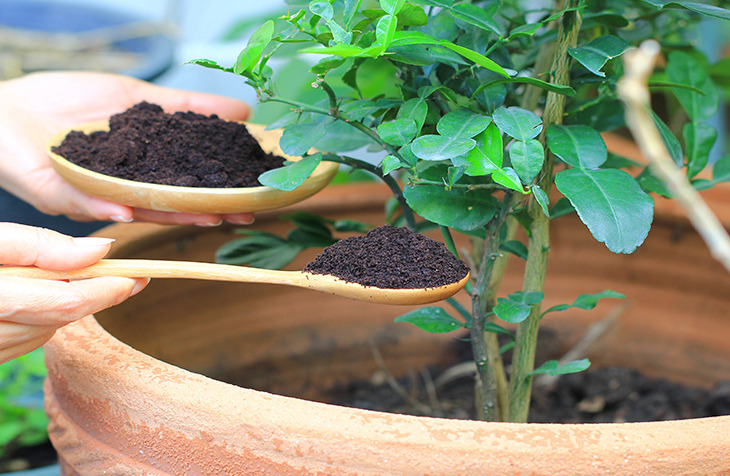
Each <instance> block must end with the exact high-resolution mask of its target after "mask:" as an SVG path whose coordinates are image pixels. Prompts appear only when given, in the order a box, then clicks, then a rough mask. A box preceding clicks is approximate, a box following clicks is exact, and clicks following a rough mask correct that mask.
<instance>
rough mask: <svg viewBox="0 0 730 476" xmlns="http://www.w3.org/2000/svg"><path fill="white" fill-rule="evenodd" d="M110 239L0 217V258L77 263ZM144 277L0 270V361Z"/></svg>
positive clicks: (90, 260)
mask: <svg viewBox="0 0 730 476" xmlns="http://www.w3.org/2000/svg"><path fill="white" fill-rule="evenodd" d="M112 241H113V240H109V239H107V238H95V237H90V238H89V237H87V238H71V237H69V236H65V235H62V234H60V233H56V232H55V231H51V230H47V229H43V228H36V227H31V226H25V225H16V224H12V223H0V264H3V265H20V266H37V267H40V268H44V269H53V270H71V269H77V268H83V267H86V266H90V265H92V264H94V263H96V262H97V261H99V260H100V259H101V258H102V257H103V256H104V255H105V254H106V253H107V252H108V251H109V248H110V246H111V242H112ZM148 281H149V280H147V279H130V278H116V277H106V278H93V279H85V280H80V281H73V282H64V281H50V280H43V279H30V278H16V277H9V276H0V364H2V363H4V362H7V361H9V360H12V359H14V358H16V357H18V356H21V355H23V354H26V353H28V352H30V351H32V350H34V349H37V348H38V347H40V346H42V345H43V344H45V343H46V342H47V341H48V339H50V338H51V337H53V334H54V333H55V332H56V330H57V329H58V328H60V327H62V326H64V325H66V324H69V323H71V322H73V321H75V320H77V319H80V318H82V317H84V316H86V315H88V314H93V313H95V312H97V311H101V310H102V309H106V308H107V307H110V306H114V305H116V304H119V303H120V302H122V301H124V300H125V299H127V298H128V297H130V296H133V295H135V294H137V293H138V292H139V291H141V290H142V289H144V287H145V286H146V285H147V283H148Z"/></svg>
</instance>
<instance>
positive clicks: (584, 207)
mask: <svg viewBox="0 0 730 476" xmlns="http://www.w3.org/2000/svg"><path fill="white" fill-rule="evenodd" d="M555 185H556V186H557V188H558V190H560V192H561V193H562V194H563V195H565V196H566V197H567V198H568V199H569V200H570V203H571V204H573V206H574V207H575V209H576V211H577V212H578V216H579V217H580V219H581V221H583V223H585V224H586V226H588V229H589V230H590V232H591V233H592V234H593V236H594V237H595V238H596V239H597V240H598V241H600V242H602V243H605V244H606V246H607V247H608V249H609V250H611V251H613V252H614V253H631V252H633V251H634V250H635V249H636V248H637V247H638V246H639V245H641V243H643V242H644V240H645V239H646V236H647V234H648V233H649V228H650V227H651V222H652V220H653V216H654V202H653V200H652V199H651V197H650V196H649V195H647V194H646V193H645V192H644V191H643V190H641V187H639V185H638V184H637V183H636V179H634V177H632V176H631V175H629V174H628V173H626V172H624V171H623V170H616V169H598V170H586V169H569V170H563V171H561V172H558V173H557V175H556V176H555Z"/></svg>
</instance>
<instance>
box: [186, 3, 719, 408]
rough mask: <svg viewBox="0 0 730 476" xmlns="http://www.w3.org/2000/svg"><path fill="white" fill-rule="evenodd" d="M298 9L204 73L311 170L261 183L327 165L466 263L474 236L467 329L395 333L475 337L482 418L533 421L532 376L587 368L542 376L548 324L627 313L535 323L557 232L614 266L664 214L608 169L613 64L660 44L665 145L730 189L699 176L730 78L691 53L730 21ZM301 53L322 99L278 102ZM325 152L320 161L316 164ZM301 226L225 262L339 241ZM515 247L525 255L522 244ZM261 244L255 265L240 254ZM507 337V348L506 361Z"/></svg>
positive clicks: (655, 12)
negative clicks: (590, 241)
mask: <svg viewBox="0 0 730 476" xmlns="http://www.w3.org/2000/svg"><path fill="white" fill-rule="evenodd" d="M287 3H288V4H289V5H290V6H291V7H292V8H293V10H292V12H294V13H291V12H290V13H289V14H287V15H284V16H283V17H281V18H277V19H275V20H269V21H267V22H265V23H264V24H263V25H262V26H260V27H259V28H258V29H257V30H256V31H255V32H254V33H253V35H252V36H251V37H250V39H249V41H248V44H247V46H246V47H245V48H244V49H243V50H242V51H241V53H240V55H239V56H238V58H237V60H236V62H235V64H234V65H233V66H232V67H226V66H221V65H219V64H217V63H214V62H212V61H209V60H204V59H201V60H194V61H192V63H196V64H199V65H202V66H206V67H209V68H216V69H221V70H224V71H227V72H230V73H233V74H237V75H240V76H242V77H243V78H245V81H246V83H247V84H249V85H250V86H252V87H253V88H255V90H256V92H257V94H258V98H259V99H260V101H262V102H263V103H282V104H285V105H287V106H288V107H289V108H290V112H289V113H288V114H286V115H285V116H284V117H281V118H280V119H279V120H278V121H276V123H275V124H272V126H271V127H280V128H283V130H284V132H283V136H282V138H281V147H282V149H283V150H284V151H285V152H286V153H288V154H290V155H301V156H304V159H303V160H301V161H299V162H296V163H291V164H288V165H286V166H285V167H283V168H281V169H277V170H273V171H270V172H267V173H265V174H263V175H262V176H261V177H260V180H261V182H262V183H264V184H266V185H269V186H272V187H276V188H281V189H291V188H293V187H296V186H297V185H299V184H300V183H301V182H302V181H303V180H304V179H305V178H306V177H307V176H308V175H309V174H310V173H311V171H312V170H313V169H314V168H315V167H316V165H317V164H318V163H319V162H320V161H322V160H328V161H334V162H339V163H342V164H345V165H347V166H349V167H352V168H353V169H355V170H364V171H367V172H369V173H371V174H372V175H374V176H376V177H378V178H379V179H381V180H383V181H384V182H385V183H386V184H387V185H388V186H389V187H390V189H391V190H392V191H393V195H394V201H393V206H391V207H390V208H389V213H388V217H389V220H390V221H391V222H392V223H395V224H404V225H406V226H408V227H410V228H412V229H414V230H418V231H420V230H423V229H425V228H427V227H431V226H437V227H439V228H440V229H441V231H442V233H443V237H444V240H445V242H446V244H447V246H449V248H450V249H451V251H452V252H453V253H455V254H458V252H457V250H456V248H455V246H454V240H453V235H454V234H456V233H460V234H465V235H468V237H469V239H470V241H471V249H470V251H468V252H467V255H466V256H464V258H465V260H466V261H467V262H469V264H470V265H471V268H472V278H473V279H472V281H471V282H470V283H469V285H468V286H467V288H466V290H467V292H468V293H469V294H470V295H471V304H472V305H471V310H467V309H465V308H464V307H463V306H461V305H460V304H459V303H458V302H456V301H454V300H449V302H450V304H451V305H452V307H453V309H454V310H455V311H456V315H457V316H458V317H453V316H452V315H451V313H450V312H448V311H447V310H446V309H444V308H441V307H436V306H430V307H424V308H421V309H419V310H417V311H414V312H412V313H409V314H406V315H405V316H402V317H401V318H399V320H400V321H405V322H410V323H412V324H414V325H417V326H419V327H421V328H423V329H425V330H427V331H430V332H445V331H451V330H455V329H468V330H469V333H470V340H471V343H472V348H473V351H474V358H475V362H476V365H477V378H476V395H477V406H478V414H479V416H480V418H482V419H485V420H504V421H525V420H526V418H527V412H528V406H529V401H530V393H531V386H532V380H533V377H534V376H535V375H537V374H541V373H545V374H552V375H555V374H560V373H568V372H577V371H581V370H583V369H585V368H587V366H588V365H589V362H588V361H587V360H578V361H574V362H570V363H567V364H564V365H558V363H557V362H555V361H551V362H545V363H539V364H540V365H538V366H537V367H536V366H535V362H534V356H535V346H536V341H537V332H538V327H539V324H540V321H541V319H542V317H543V316H545V315H546V314H547V313H550V312H558V311H562V310H565V309H567V308H569V307H577V308H581V309H591V308H593V307H594V306H595V305H596V303H597V302H598V300H600V299H602V298H620V297H622V295H621V294H620V293H618V292H615V291H612V290H607V291H602V292H598V293H596V294H585V295H581V296H578V297H577V298H576V300H575V301H574V302H573V303H572V304H566V305H561V306H553V307H551V308H550V309H547V310H543V309H542V306H541V303H542V301H543V298H544V295H543V285H544V281H545V271H546V264H547V257H548V253H549V250H550V234H549V229H550V222H551V220H555V219H558V218H560V217H561V216H563V215H565V214H568V213H572V212H573V211H575V212H577V214H578V216H579V217H580V219H581V220H582V221H583V222H584V223H585V224H586V225H587V227H588V228H589V230H590V232H591V233H592V234H593V236H594V237H595V238H596V239H597V240H599V241H601V242H603V243H605V245H606V246H607V247H608V248H609V249H610V250H611V251H613V252H616V253H631V252H633V251H634V250H635V249H636V248H637V247H638V246H640V245H641V243H642V242H643V241H644V239H645V238H646V236H647V234H648V232H649V229H650V227H651V223H652V219H653V198H652V196H651V194H661V195H665V196H668V195H669V192H668V191H667V190H666V189H665V188H664V186H663V184H662V183H661V182H660V181H658V180H657V179H656V178H655V177H654V176H653V175H652V173H651V171H650V170H649V169H648V168H643V167H642V166H641V165H640V164H637V163H634V162H632V161H630V160H627V159H625V158H622V157H618V156H615V155H613V154H610V153H608V151H607V148H606V145H605V143H604V140H603V139H602V136H601V134H600V133H601V132H605V131H609V130H616V129H621V128H623V127H624V125H625V123H624V109H623V106H622V104H621V102H620V101H619V98H618V96H617V93H616V82H617V80H618V79H619V78H620V77H621V74H622V65H621V63H620V61H619V60H617V58H619V57H620V56H621V55H622V54H623V53H624V52H625V51H627V50H628V49H629V48H631V47H632V45H637V44H638V43H640V42H641V41H643V40H644V39H649V38H653V39H656V40H658V41H660V42H661V44H662V45H663V54H664V56H665V58H666V59H667V62H666V66H665V67H664V68H663V69H662V70H660V71H658V72H657V73H655V75H654V76H653V77H652V79H651V81H650V85H651V87H652V91H653V92H654V93H655V94H656V95H657V97H658V98H661V99H662V102H663V104H664V105H665V107H664V110H663V111H662V114H654V116H653V117H654V120H655V122H656V124H657V126H658V127H659V129H660V131H661V134H662V138H663V140H664V142H665V144H666V145H667V147H668V149H669V150H670V152H671V154H672V157H673V158H674V160H675V163H676V165H677V166H678V167H681V168H684V169H685V172H686V174H687V176H688V177H689V178H690V179H691V180H692V184H693V185H694V186H695V187H696V188H697V189H704V188H708V187H711V186H712V185H714V184H715V183H716V182H719V181H725V180H728V179H729V178H730V174H729V173H728V171H729V170H730V155H726V156H724V157H723V158H721V159H720V160H719V161H717V163H716V164H715V165H714V177H713V178H712V179H709V178H707V177H704V176H700V175H699V174H700V172H702V171H703V170H704V169H705V168H706V166H707V164H708V161H709V157H710V151H711V148H712V146H713V143H714V142H715V139H716V136H717V131H716V130H715V129H714V128H713V127H711V126H710V125H708V124H707V123H706V121H707V119H709V118H710V117H711V116H713V115H714V114H715V111H716V109H717V104H718V102H719V93H718V89H717V87H716V86H715V84H714V81H713V77H716V78H717V79H718V81H719V80H720V78H721V75H722V74H724V73H721V69H722V68H718V67H717V66H713V65H708V64H707V61H706V59H705V57H704V56H703V54H702V53H701V52H700V51H699V50H698V49H697V48H695V47H694V46H693V44H692V38H693V37H692V35H693V31H694V29H695V28H697V25H698V23H699V21H700V20H701V19H702V18H704V17H707V16H709V17H714V18H716V19H720V20H729V19H730V11H728V10H725V9H722V8H719V7H715V6H712V5H704V4H698V3H692V2H686V1H665V0H633V1H632V0H622V1H618V2H605V1H596V2H581V1H579V0H565V1H560V2H556V5H555V6H553V5H549V4H547V5H546V4H542V6H533V5H534V3H531V2H519V1H509V0H503V1H501V2H500V1H473V2H470V1H457V2H454V0H408V1H406V0H380V1H379V2H377V1H369V0H331V1H329V0H322V1H317V0H315V1H311V2H300V1H296V0H289V1H288V2H287ZM290 44H294V45H295V46H297V47H298V49H299V51H300V52H301V53H304V54H309V55H320V58H321V59H320V60H319V61H318V62H316V63H315V64H313V65H312V66H311V68H310V72H311V79H310V80H309V82H310V83H311V86H312V87H313V88H314V89H315V90H317V91H320V92H321V96H320V97H321V99H319V100H317V101H313V102H304V101H298V100H296V99H295V98H291V97H286V94H285V92H282V91H279V90H277V82H276V74H275V73H274V71H273V69H272V68H271V67H270V66H269V60H270V59H271V58H272V57H274V56H275V55H276V54H277V52H278V51H280V49H281V48H282V46H285V45H290ZM322 56H323V57H322ZM713 75H715V76H713ZM363 146H368V147H369V148H370V149H371V150H379V151H380V152H381V154H382V156H381V160H380V162H378V163H377V164H373V163H370V162H368V161H365V160H363V159H358V158H356V157H354V156H353V155H355V154H351V153H350V152H351V151H353V150H355V149H358V148H361V147H363ZM312 147H315V148H316V149H318V150H320V151H323V152H318V153H314V154H308V151H309V150H310V148H312ZM629 172H631V173H629ZM553 185H555V188H557V191H556V190H553V188H554V187H553ZM561 195H562V197H561ZM551 200H552V201H553V203H551ZM396 208H398V209H399V212H398V213H396V212H395V210H396ZM302 223H304V222H302V220H300V223H299V224H298V225H299V226H298V229H299V230H300V232H299V233H298V234H297V235H296V236H295V238H296V239H291V238H292V237H291V235H290V237H289V238H290V239H288V240H283V239H276V240H274V239H272V238H271V237H266V239H262V238H263V237H261V236H258V237H257V236H251V237H249V238H248V241H246V240H244V241H243V242H239V243H238V244H232V245H230V246H229V247H227V249H226V253H228V254H229V255H235V256H236V259H238V260H239V262H245V261H246V254H247V253H249V252H251V251H252V250H253V251H256V252H257V253H259V256H260V253H261V251H262V248H261V247H263V248H267V247H268V248H269V252H272V251H271V250H274V249H278V250H280V251H281V250H283V249H286V250H288V251H291V250H293V249H301V247H302V246H305V245H311V244H313V243H314V242H320V243H321V241H322V239H325V240H328V239H331V237H332V235H331V234H329V233H328V232H324V231H323V228H322V227H324V228H326V225H327V224H326V223H325V222H324V221H319V222H316V225H315V224H313V223H315V222H313V221H312V220H306V223H304V225H305V226H302ZM520 228H522V229H524V231H525V235H526V236H527V237H528V238H527V240H526V242H522V241H518V239H516V236H519V235H517V231H518V230H519V229H520ZM312 237H315V238H316V239H309V238H312ZM304 238H307V239H304ZM253 241H256V246H258V248H255V249H253V248H248V249H247V248H245V246H249V247H250V246H251V244H252V242H253ZM264 241H265V242H266V243H263V242H264ZM238 245H241V246H243V247H239V248H237V246H238ZM236 250H237V251H236ZM508 254H512V255H516V256H517V257H518V258H519V259H524V260H525V261H526V265H525V274H524V284H523V289H522V290H521V291H520V292H517V293H514V294H511V295H508V296H500V295H499V283H500V280H501V277H502V274H503V271H504V266H505V262H506V259H507V255H508ZM289 255H292V254H291V253H290V254H289ZM289 255H287V256H289ZM282 261H286V260H278V262H277V263H275V265H276V266H281V265H282ZM593 291H595V290H593ZM505 323H508V324H513V325H515V326H516V330H514V331H513V330H511V329H510V328H509V326H507V325H506V324H505ZM498 334H504V335H506V336H508V340H509V343H508V344H507V345H505V346H501V347H500V345H499V344H498V341H497V336H498ZM506 352H511V353H512V362H513V365H512V370H511V372H510V375H507V372H506V371H505V365H504V363H503V360H502V358H503V355H504V354H505V353H506Z"/></svg>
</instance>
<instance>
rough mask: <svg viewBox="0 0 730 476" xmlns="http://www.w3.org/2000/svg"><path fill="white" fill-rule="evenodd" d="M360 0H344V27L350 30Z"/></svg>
mask: <svg viewBox="0 0 730 476" xmlns="http://www.w3.org/2000/svg"><path fill="white" fill-rule="evenodd" d="M361 3H362V0H345V11H344V12H343V18H344V20H345V29H346V30H350V29H351V28H352V22H353V20H354V19H355V14H356V13H357V11H358V9H359V8H360V4H361Z"/></svg>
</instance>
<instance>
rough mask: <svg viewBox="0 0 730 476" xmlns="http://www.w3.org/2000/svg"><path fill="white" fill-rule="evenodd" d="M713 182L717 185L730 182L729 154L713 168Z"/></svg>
mask: <svg viewBox="0 0 730 476" xmlns="http://www.w3.org/2000/svg"><path fill="white" fill-rule="evenodd" d="M712 180H713V181H714V182H716V183H720V182H730V154H727V155H725V156H723V157H721V158H720V159H718V160H717V162H715V165H714V167H713V168H712Z"/></svg>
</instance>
